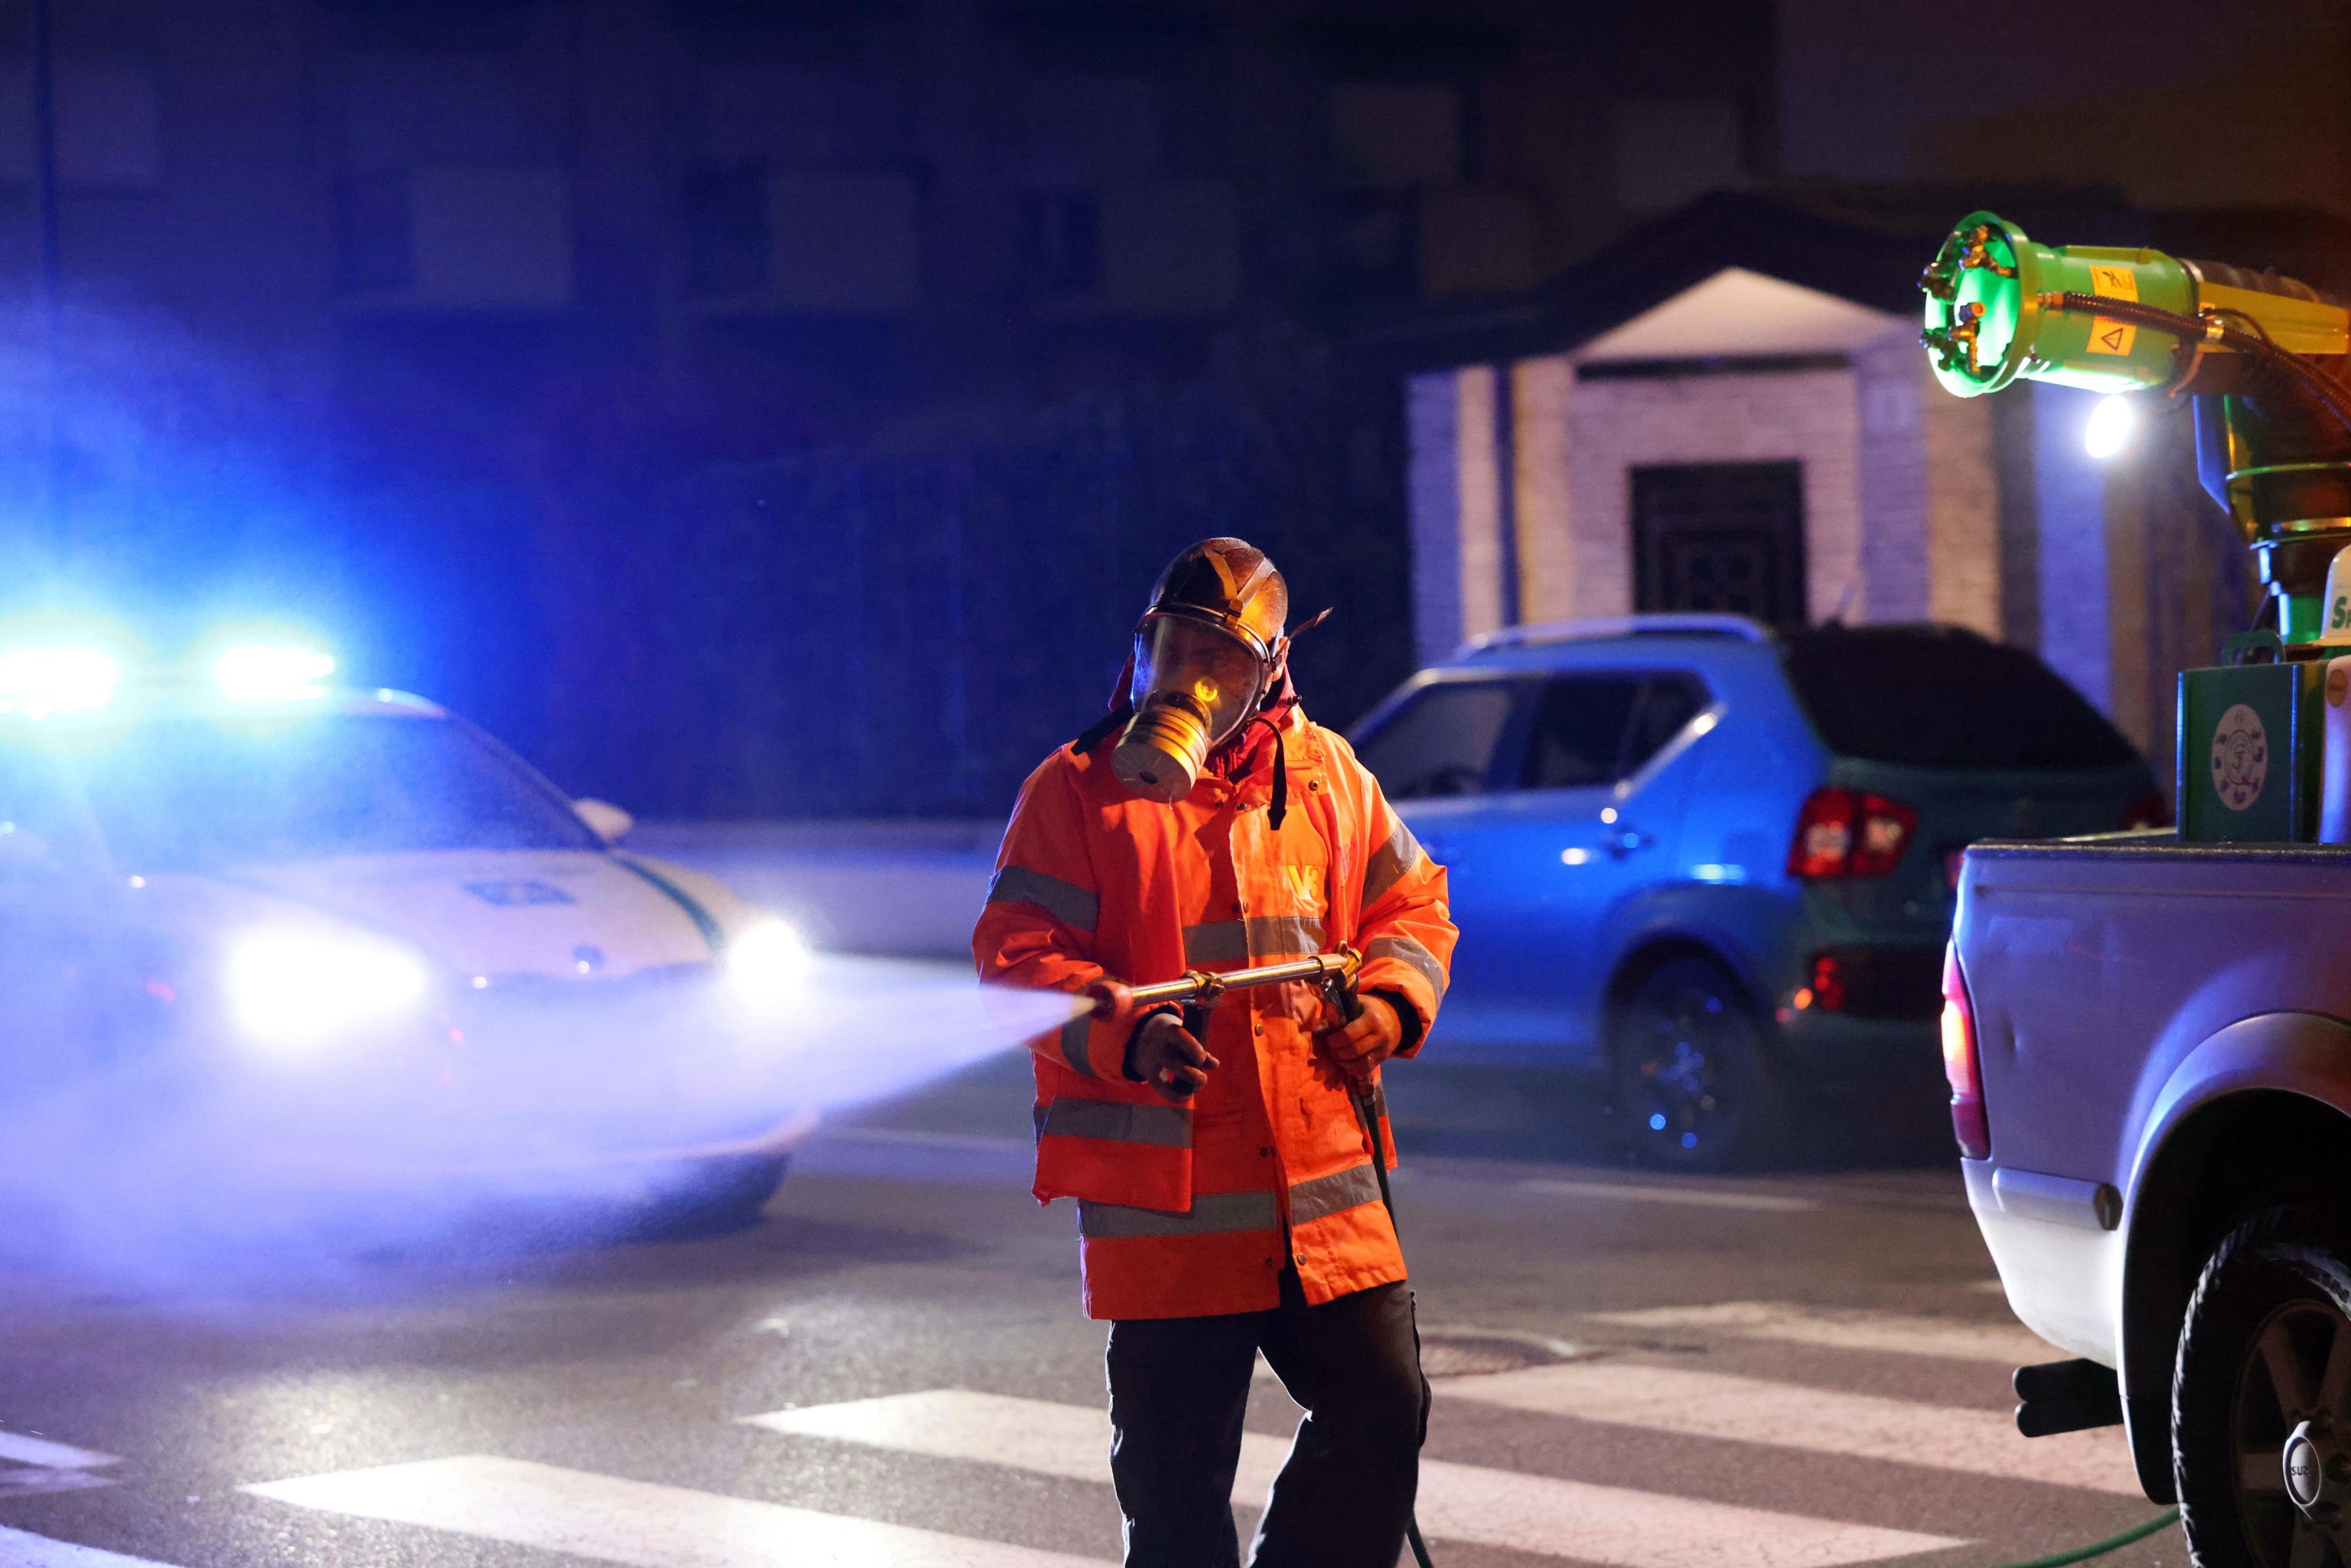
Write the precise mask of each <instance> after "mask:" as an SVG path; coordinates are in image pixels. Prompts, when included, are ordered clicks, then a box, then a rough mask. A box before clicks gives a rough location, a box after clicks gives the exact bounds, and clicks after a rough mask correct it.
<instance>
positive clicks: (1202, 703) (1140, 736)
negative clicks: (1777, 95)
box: [1110, 615, 1269, 802]
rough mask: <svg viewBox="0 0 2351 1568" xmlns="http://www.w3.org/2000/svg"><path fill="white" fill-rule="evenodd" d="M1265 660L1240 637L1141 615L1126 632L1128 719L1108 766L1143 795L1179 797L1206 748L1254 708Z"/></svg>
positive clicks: (1177, 618)
mask: <svg viewBox="0 0 2351 1568" xmlns="http://www.w3.org/2000/svg"><path fill="white" fill-rule="evenodd" d="M1268 673H1269V672H1268V670H1267V668H1266V664H1265V661H1263V660H1262V659H1259V657H1258V656H1257V655H1256V654H1255V653H1252V652H1250V651H1249V649H1248V648H1246V647H1244V646H1243V645H1242V644H1241V643H1240V640H1239V639H1238V638H1237V637H1233V636H1231V635H1229V634H1228V633H1226V632H1220V631H1218V630H1217V628H1215V627H1213V626H1209V625H1207V624H1205V623H1203V622H1198V621H1194V620H1190V619H1188V618H1185V617H1181V616H1175V615H1162V616H1153V617H1150V618H1148V619H1146V620H1145V621H1144V623H1143V625H1142V626H1141V627H1140V628H1138V629H1137V630H1136V632H1135V633H1134V719H1133V720H1132V721H1131V722H1129V723H1128V725H1127V727H1126V732H1125V733H1124V734H1123V735H1122V736H1120V737H1119V740H1118V749H1117V750H1115V751H1113V753H1112V754H1111V763H1110V765H1111V771H1112V772H1113V773H1114V774H1115V775H1117V778H1118V781H1119V782H1120V783H1121V784H1123V785H1124V786H1125V787H1126V788H1127V789H1128V790H1129V791H1130V792H1132V793H1134V794H1135V795H1139V796H1141V797H1142V798H1143V799H1144V800H1158V801H1163V802H1165V801H1170V800H1182V799H1184V797H1185V796H1186V795H1189V794H1190V793H1191V792H1192V786H1193V785H1195V784H1196V783H1197V782H1199V779H1200V770H1201V769H1202V768H1205V767H1206V766H1207V760H1208V753H1209V752H1211V751H1214V750H1215V749H1216V748H1217V747H1219V746H1221V745H1223V744H1224V743H1225V741H1226V740H1228V738H1230V737H1231V736H1232V734H1233V732H1234V731H1236V730H1238V728H1239V727H1241V726H1242V725H1243V724H1244V723H1246V722H1247V721H1248V719H1249V716H1250V715H1251V714H1252V713H1254V712H1256V711H1257V705H1258V699H1259V697H1261V696H1263V695H1264V694H1265V685H1266V676H1267V674H1268Z"/></svg>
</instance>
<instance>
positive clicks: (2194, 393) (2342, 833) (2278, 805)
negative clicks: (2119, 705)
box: [1919, 212, 2351, 842]
mask: <svg viewBox="0 0 2351 1568" xmlns="http://www.w3.org/2000/svg"><path fill="white" fill-rule="evenodd" d="M1919 287H1920V288H1922V289H1923V290H1924V291H1925V293H1926V296H1927V301H1926V330H1925V331H1924V332H1923V333H1922V334H1921V335H1920V337H1921V340H1922V341H1923V342H1924V343H1925V344H1926V346H1927V351H1928V357H1929V359H1930V360H1931V361H1932V363H1933V365H1934V371H1935V375H1936V379H1937V380H1938V381H1940V382H1942V384H1943V385H1944V386H1945V387H1946V388H1948V389H1949V391H1951V392H1956V393H1958V394H1959V396H1961V397H1980V396H1981V395H1983V394H1984V393H1986V392H1998V391H2000V390H2001V388H2002V387H2005V386H2008V385H2009V384H2010V383H2011V382H2015V381H2018V380H2020V379H2022V380H2025V381H2038V382H2052V383H2053V384H2056V385H2059V386H2068V387H2077V388H2081V389H2083V390H2085V391H2090V392H2107V393H2122V394H2135V393H2141V392H2160V393H2165V394H2168V395H2169V396H2172V397H2175V398H2182V397H2184V398H2188V399H2190V400H2192V402H2193V404H2194V411H2195V432H2196V468H2197V476H2198V478H2199V482H2200V483H2201V484H2202V486H2203V488H2204V490H2205V492H2206V494H2208V495H2210V497H2212V499H2213V500H2214V501H2215V502H2217V503H2218V504H2219V505H2220V507H2222V508H2223V509H2225V510H2226V511H2227V512H2228V514H2229V516H2230V518H2231V520H2232V521H2233V522H2234V523H2235V524H2236V527H2237V530H2238V532H2239V533H2240V534H2241V535H2242V537H2243V538H2244V540H2245V543H2246V545H2247V546H2248V547H2250V548H2251V549H2252V552H2253V558H2254V561H2255V565H2256V568H2257V570H2258V575H2259V577H2260V580H2261V581H2262V584H2263V585H2264V586H2265V588H2266V589H2267V597H2266V599H2265V600H2264V602H2263V605H2262V612H2261V615H2260V617H2259V620H2258V622H2257V624H2256V625H2255V627H2254V628H2253V629H2252V631H2250V632H2246V633H2244V634H2242V635H2241V636H2238V637H2234V638H2231V640H2230V647H2231V653H2233V654H2234V655H2235V658H2236V662H2235V663H2234V664H2231V665H2229V666H2226V667H2220V668H2213V669H2199V670H2189V671H2186V672H2184V673H2183V674H2181V676H2180V681H2179V747H2178V757H2179V796H2178V799H2179V835H2180V837H2181V839H2182V840H2183V841H2191V842H2221V841H2272V842H2277V841H2327V842H2351V707H2346V700H2345V699H2346V695H2351V660H2346V661H2344V662H2343V663H2341V664H2336V663H2335V661H2334V657H2333V656H2334V655H2335V654H2351V559H2346V560H2345V561H2344V563H2343V564H2342V566H2341V567H2340V568H2339V569H2338V568H2337V563H2336V558H2337V557H2338V556H2339V555H2343V554H2344V552H2345V551H2346V547H2351V385H2346V380H2345V377H2346V372H2351V310H2346V308H2344V307H2343V306H2341V305H2338V304H2335V303H2334V302H2333V301H2331V300H2328V299H2325V298H2321V297H2320V295H2319V293H2318V291H2317V290H2316V289H2314V288H2312V287H2310V286H2309V285H2307V284H2305V283H2302V282H2299V281H2297V280H2296V279H2294V278H2290V277H2278V276H2277V275H2275V274H2274V273H2269V272H2252V271H2250V270H2247V269H2245V268H2243V267H2231V266H2227V265H2224V264H2221V263H2217V262H2200V261H2185V260H2181V259H2179V258H2176V257H2173V256H2166V255H2165V254H2163V253H2162V252H2161V251H2157V250H2147V249H2138V250H2128V249H2119V248H2114V247H2108V246H2045V245H2040V244H2037V243H2035V242H2034V241H2033V240H2032V239H2030V238H2028V237H2027V236H2026V235H2025V233H2024V231H2023V230H2022V229H2021V228H2019V227H2018V226H2017V225H2014V224H2011V223H2009V222H2006V221H2005V220H2003V219H2001V218H2000V217H1998V216H1996V215H1994V214H1991V213H1981V212H1980V213H1976V214H1971V215H1970V216H1969V217H1967V218H1964V219H1962V220H1961V221H1960V223H1959V226H1958V227H1957V228H1955V229H1953V230H1952V231H1951V233H1950V235H1949V237H1947V238H1946V239H1945V240H1944V241H1943V246H1942V249H1941V250H1940V251H1938V253H1937V254H1936V256H1935V259H1934V261H1933V263H1932V264H1931V265H1929V266H1928V268H1927V270H1926V273H1925V275H1924V276H1923V277H1921V278H1920V279H1919ZM2337 730H2339V731H2340V732H2341V733H2340V734H2339V735H2336V734H2335V733H2334V732H2335V731H2337ZM2337 751H2340V752H2341V753H2342V758H2341V760H2340V761H2339V762H2335V761H2333V760H2332V759H2333V758H2335V753H2336V752H2337Z"/></svg>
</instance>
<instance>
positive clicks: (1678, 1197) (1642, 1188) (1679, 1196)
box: [1519, 1176, 1821, 1214]
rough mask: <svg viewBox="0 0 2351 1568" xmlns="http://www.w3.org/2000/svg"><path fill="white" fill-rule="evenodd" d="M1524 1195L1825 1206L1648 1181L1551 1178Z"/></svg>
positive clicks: (1785, 1209) (1794, 1210)
mask: <svg viewBox="0 0 2351 1568" xmlns="http://www.w3.org/2000/svg"><path fill="white" fill-rule="evenodd" d="M1519 1190H1520V1192H1545V1193H1556V1194H1558V1195H1559V1196H1560V1197H1600V1198H1613V1199H1614V1200H1615V1201H1617V1202H1619V1203H1681V1204H1688V1205H1690V1206H1692V1207H1698V1208H1744V1209H1750V1210H1757V1211H1761V1212H1766V1213H1772V1214H1800V1213H1802V1212H1804V1211H1806V1210H1808V1209H1815V1208H1818V1207H1821V1203H1820V1199H1818V1198H1814V1197H1790V1196H1789V1195H1787V1194H1786V1193H1776V1192H1725V1191H1722V1190H1721V1189H1719V1188H1717V1187H1703V1186H1655V1185H1652V1184H1648V1183H1644V1182H1624V1181H1558V1180H1553V1179H1552V1178H1551V1177H1548V1176H1542V1177H1538V1178H1536V1179H1534V1180H1532V1181H1522V1182H1520V1183H1519Z"/></svg>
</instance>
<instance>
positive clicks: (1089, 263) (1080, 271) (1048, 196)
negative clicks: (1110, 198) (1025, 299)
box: [1020, 191, 1102, 300]
mask: <svg viewBox="0 0 2351 1568" xmlns="http://www.w3.org/2000/svg"><path fill="white" fill-rule="evenodd" d="M1020 269H1021V276H1022V277H1023V278H1024V279H1025V281H1026V283H1027V287H1028V294H1029V298H1031V299H1039V300H1070V299H1089V298H1092V297H1093V296H1094V294H1095V293H1096V291H1098V290H1099V289H1100V288H1101V287H1102V202H1101V199H1100V198H1099V197H1097V196H1096V195H1095V194H1094V193H1092V192H1091V191H1030V192H1029V193H1026V194H1024V195H1023V196H1022V197H1021V198H1020Z"/></svg>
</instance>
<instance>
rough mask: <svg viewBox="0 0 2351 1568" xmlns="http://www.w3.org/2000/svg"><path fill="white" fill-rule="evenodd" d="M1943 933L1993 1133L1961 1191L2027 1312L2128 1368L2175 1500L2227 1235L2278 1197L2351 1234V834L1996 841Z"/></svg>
mask: <svg viewBox="0 0 2351 1568" xmlns="http://www.w3.org/2000/svg"><path fill="white" fill-rule="evenodd" d="M1952 940H1953V945H1954V950H1955V952H1956V954H1957V956H1958V959H1959V971H1960V974H1961V976H1962V977H1963V983H1964V985H1965V987H1966V993H1967V1001H1968V1004H1969V1007H1970V1010H1971V1012H1972V1015H1973V1019H1974V1036H1975V1042H1976V1051H1977V1055H1978V1060H1979V1062H1980V1071H1981V1074H1982V1091H1983V1102H1984V1111H1985V1119H1986V1122H1987V1123H1988V1124H1989V1128H1990V1145H1991V1157H1989V1158H1986V1159H1965V1160H1963V1161H1962V1162H1961V1163H1962V1166H1964V1168H1965V1170H1966V1175H1967V1184H1968V1195H1969V1199H1970V1204H1971V1205H1972V1206H1973V1207H1974V1210H1975V1213H1976V1217H1977V1218H1978V1221H1979V1222H1980V1225H1981V1227H1982V1229H1983V1234H1984V1238H1985V1240H1986V1242H1987V1243H1988V1244H1989V1246H1990V1247H1991V1253H1992V1256H1993V1259H1994V1260H1995V1261H1996V1262H1997V1264H1998V1265H1999V1268H2000V1272H2001V1280H2002V1281H2003V1282H2004V1283H2005V1285H2006V1287H2007V1291H2008V1297H2009V1301H2010V1302H2011V1305H2012V1306H2013V1307H2014V1309H2015V1311H2016V1312H2017V1315H2018V1316H2019V1317H2020V1318H2022V1320H2023V1322H2025V1323H2026V1324H2027V1325H2028V1326H2029V1327H2031V1328H2032V1330H2033V1331H2034V1332H2035V1333H2039V1334H2041V1335H2042V1336H2043V1337H2044V1338H2046V1339H2048V1340H2050V1341H2052V1342H2053V1343H2057V1344H2059V1345H2062V1346H2064V1347H2065V1348H2067V1349H2069V1350H2072V1351H2074V1353H2075V1354H2079V1355H2081V1356H2084V1357H2086V1358H2088V1359H2089V1360H2091V1361H2094V1362H2096V1363H2099V1364H2103V1365H2105V1366H2110V1367H2114V1368H2116V1370H2117V1372H2118V1373H2119V1375H2120V1379H2121V1385H2122V1393H2123V1396H2124V1408H2125V1412H2126V1419H2127V1422H2128V1426H2129V1428H2130V1437H2131V1442H2132V1448H2133V1451H2134V1454H2135V1456H2136V1458H2137V1460H2138V1465H2139V1473H2140V1479H2141V1480H2142V1482H2143V1484H2145V1486H2146V1488H2147V1493H2148V1495H2149V1496H2150V1497H2152V1498H2154V1499H2156V1500H2158V1501H2169V1500H2173V1490H2174V1489H2173V1466H2172V1457H2171V1446H2172V1434H2171V1431H2170V1423H2171V1418H2172V1416H2171V1411H2172V1396H2173V1378H2174V1368H2175V1363H2176V1362H2177V1361H2178V1359H2179V1345H2180V1340H2181V1331H2182V1328H2183V1325H2184V1324H2185V1323H2186V1322H2187V1319H2188V1316H2189V1301H2190V1297H2191V1295H2192V1294H2193V1293H2194V1292H2195V1291H2196V1290H2197V1288H2198V1281H2199V1276H2200V1275H2202V1274H2203V1273H2204V1272H2205V1271H2206V1270H2207V1267H2208V1264H2209V1263H2210V1261H2211V1260H2212V1256H2213V1254H2214V1251H2215V1249H2217V1248H2219V1247H2220V1244H2221V1242H2222V1240H2223V1239H2224V1238H2227V1237H2229V1236H2230V1235H2231V1233H2232V1232H2233V1231H2236V1230H2237V1229H2238V1228H2240V1227H2241V1226H2243V1225H2245V1224H2246V1222H2247V1221H2248V1220H2249V1219H2250V1218H2252V1217H2254V1216H2258V1215H2262V1214H2272V1215H2274V1214H2276V1213H2278V1212H2281V1210H2282V1209H2289V1208H2290V1209H2292V1210H2294V1212H2296V1213H2297V1214H2304V1215H2307V1216H2309V1217H2310V1218H2309V1220H2308V1221H2307V1222H2306V1223H2304V1224H2303V1229H2304V1230H2305V1231H2307V1230H2310V1229H2312V1228H2316V1229H2317V1230H2320V1231H2326V1232H2329V1233H2332V1232H2335V1231H2340V1232H2341V1233H2343V1234H2345V1235H2351V1023H2346V1019H2351V847H2333V846H2326V845H2314V844H2280V845H2268V844H2263V845H2182V844H2179V842H2177V841H2176V840H2175V839H2174V838H2173V837H2172V835H2171V834H2170V833H2169V832H2168V831H2153V832H2145V833H2124V834H2108V835H2102V836H2099V837H2095V838H2090V839H2076V840H2063V841H2000V840H1994V841H1985V842H1982V843H1979V844H1976V845H1974V846H1972V847H1970V849H1969V851H1968V852H1967V857H1966V863H1965V869H1964V873H1963V874H1962V876H1961V879H1960V890H1959V915H1958V921H1957V925H1956V926H1955V928H1954V932H1953V937H1952ZM2346 1337H2351V1336H2346ZM2346 1372H2351V1354H2346ZM2325 1381H2327V1382H2328V1383H2329V1384H2332V1383H2333V1382H2334V1377H2333V1376H2332V1375H2331V1374H2330V1375H2329V1376H2328V1377H2327V1378H2326V1380H2325ZM2273 1451H2274V1450H2273ZM2288 1451H2289V1454H2290V1453H2291V1446H2290V1445H2289V1449H2288ZM2250 1452H2251V1450H2247V1453H2250ZM2244 1457H2245V1456H2243V1455H2241V1456H2240V1458H2244ZM2257 1469H2259V1467H2258V1466H2257V1465H2255V1466H2251V1467H2250V1468H2249V1473H2251V1471H2252V1470H2257ZM2297 1528H2304V1526H2300V1525H2298V1526H2297ZM2311 1560H2312V1561H2314V1562H2315V1561H2319V1559H2317V1558H2313V1559H2311ZM2294 1561H2295V1562H2297V1563H2298V1562H2300V1561H2302V1559H2301V1557H2300V1556H2299V1555H2297V1556H2296V1557H2295V1558H2294Z"/></svg>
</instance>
